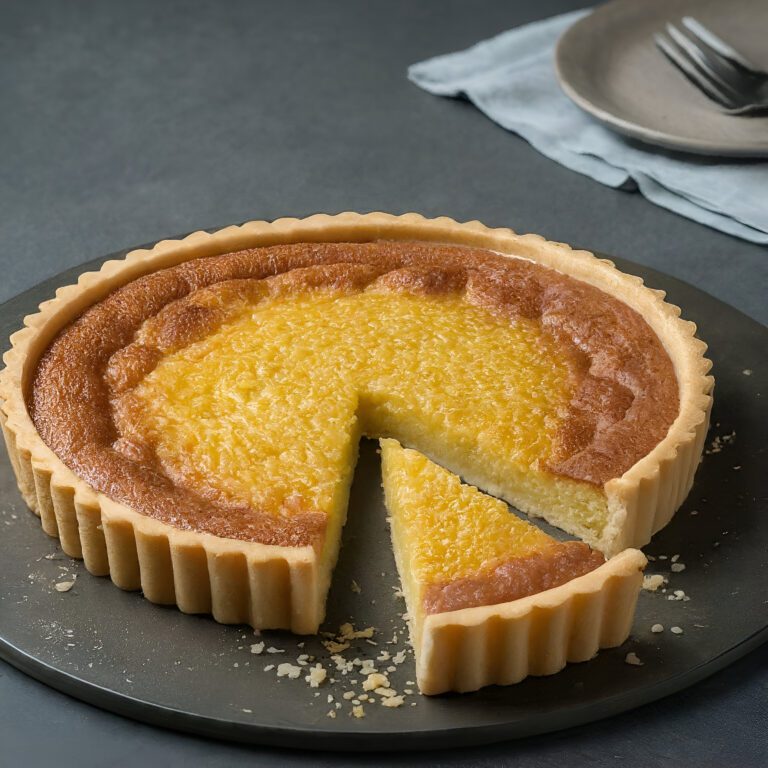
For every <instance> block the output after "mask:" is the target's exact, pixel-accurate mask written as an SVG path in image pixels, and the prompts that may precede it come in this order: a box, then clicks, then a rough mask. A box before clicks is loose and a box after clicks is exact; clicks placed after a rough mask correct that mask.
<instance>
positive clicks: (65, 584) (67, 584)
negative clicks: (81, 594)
mask: <svg viewBox="0 0 768 768" xmlns="http://www.w3.org/2000/svg"><path fill="white" fill-rule="evenodd" d="M76 578H77V576H75V577H73V578H72V579H70V580H69V581H59V582H56V584H54V585H53V588H54V589H55V590H56V591H57V592H69V590H70V589H72V587H74V586H75V579H76Z"/></svg>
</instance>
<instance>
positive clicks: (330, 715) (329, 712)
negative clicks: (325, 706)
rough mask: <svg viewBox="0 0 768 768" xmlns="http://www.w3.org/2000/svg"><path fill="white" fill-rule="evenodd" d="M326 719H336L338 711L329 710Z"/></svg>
mask: <svg viewBox="0 0 768 768" xmlns="http://www.w3.org/2000/svg"><path fill="white" fill-rule="evenodd" d="M325 716H326V717H330V718H331V720H335V719H336V710H335V709H329V710H328V712H326V715H325Z"/></svg>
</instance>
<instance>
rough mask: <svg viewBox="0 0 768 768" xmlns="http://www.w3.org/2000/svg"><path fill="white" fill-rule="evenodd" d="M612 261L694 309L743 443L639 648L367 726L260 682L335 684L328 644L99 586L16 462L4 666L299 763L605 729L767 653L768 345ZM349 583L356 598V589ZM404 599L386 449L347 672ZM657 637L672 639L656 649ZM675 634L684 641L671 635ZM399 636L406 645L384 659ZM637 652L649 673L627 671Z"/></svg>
mask: <svg viewBox="0 0 768 768" xmlns="http://www.w3.org/2000/svg"><path fill="white" fill-rule="evenodd" d="M124 254H125V251H121V252H119V253H115V254H110V255H109V256H108V257H106V258H121V257H122V256H123V255H124ZM101 261H103V259H99V260H97V261H94V262H91V263H89V264H86V265H84V266H83V267H79V268H77V269H75V270H69V271H68V272H64V273H62V274H60V275H58V276H56V277H54V278H51V279H50V280H47V281H45V282H44V283H41V284H40V285H38V286H36V287H35V288H33V289H31V290H29V291H26V292H25V293H23V294H21V295H20V296H18V297H16V298H15V299H12V300H11V301H9V302H7V303H5V304H4V305H2V307H0V337H1V338H3V339H5V338H7V336H8V334H9V333H11V332H12V331H13V330H15V329H16V328H18V327H19V325H20V323H21V318H22V317H23V316H24V315H25V314H27V313H29V312H32V311H34V310H35V308H36V306H37V304H38V303H39V302H40V301H42V300H43V299H46V298H49V297H50V296H52V295H53V292H54V290H55V288H56V287H57V286H59V285H63V284H66V283H69V282H73V281H74V280H75V279H76V276H77V275H78V274H79V273H80V272H81V271H83V270H84V269H92V268H95V267H97V266H98V265H99V263H100V262H101ZM616 262H617V263H618V265H619V267H621V268H622V269H625V270H626V271H628V272H633V273H635V274H639V275H641V276H642V277H643V278H645V279H646V281H647V282H648V284H649V285H651V286H653V287H656V288H663V289H665V290H667V291H668V294H669V299H670V300H671V301H672V302H674V303H677V304H679V305H681V306H683V307H684V316H685V317H687V318H689V319H691V320H694V321H695V322H696V323H697V324H698V325H699V328H700V335H701V337H702V338H704V339H705V340H706V341H707V342H708V343H709V344H710V355H711V357H712V359H713V361H714V363H715V370H714V373H715V376H716V378H717V387H716V401H715V402H716V404H715V410H714V415H713V426H712V430H711V433H710V437H709V441H710V442H709V444H710V445H711V441H712V440H713V439H714V438H715V437H716V436H720V437H722V436H726V435H732V434H733V433H734V432H735V437H733V438H728V439H727V440H726V441H725V442H724V443H723V444H722V448H721V450H719V451H716V452H709V453H708V454H707V455H705V457H704V460H703V464H702V466H701V468H700V469H699V473H698V475H697V480H696V484H695V487H694V489H693V492H692V493H691V495H690V497H689V498H688V500H687V501H686V503H685V504H684V505H683V507H682V509H681V510H680V511H679V512H678V513H677V516H676V517H675V519H674V520H673V522H672V523H671V524H670V525H669V526H668V527H667V528H666V529H665V530H664V531H662V532H661V533H659V534H658V535H657V536H656V537H655V539H654V540H653V542H652V543H651V544H650V545H649V546H648V547H647V548H646V552H647V553H648V554H650V555H652V556H658V555H666V556H668V557H671V556H672V555H679V560H678V562H680V563H684V564H685V566H686V568H685V570H684V571H682V572H678V573H671V574H670V564H671V560H670V559H667V560H660V559H657V560H655V561H654V562H652V563H651V564H650V566H649V569H648V572H649V573H656V572H658V573H663V574H665V575H669V576H670V584H669V590H668V591H667V593H665V594H663V593H661V592H657V593H653V594H652V593H649V592H643V593H642V594H641V596H640V601H639V606H638V611H637V617H636V621H635V626H634V630H633V633H632V636H631V638H630V639H629V641H628V642H627V643H626V644H625V645H624V646H622V647H621V648H618V649H613V650H608V651H603V652H601V653H600V654H599V656H598V657H597V658H596V659H594V660H592V661H590V662H587V663H584V664H574V665H570V666H569V667H568V668H567V669H565V670H564V671H563V672H561V673H560V674H558V675H554V676H552V677H548V678H529V679H528V680H526V681H524V682H523V683H521V684H519V685H515V686H510V687H506V688H502V687H492V688H486V689H484V690H482V691H480V692H477V693H473V694H465V695H447V696H440V697H435V698H431V699H430V698H425V697H420V696H418V695H417V694H414V695H412V696H409V697H408V698H407V700H406V704H405V705H404V706H403V707H401V708H399V709H386V708H384V707H382V706H380V705H379V704H378V703H376V704H368V705H366V706H365V709H366V717H365V718H364V719H354V718H352V717H350V715H349V711H350V709H351V705H350V702H348V701H345V700H343V699H342V698H341V693H342V692H343V691H344V690H348V689H351V688H354V689H356V690H360V684H359V683H358V685H356V686H351V685H349V684H342V683H343V681H342V679H341V676H340V675H337V677H338V678H339V681H338V682H337V683H334V684H329V683H326V684H325V685H324V686H323V687H321V688H320V689H319V694H320V695H319V696H315V695H314V693H315V691H314V690H312V689H310V688H309V687H308V686H307V684H306V683H305V682H304V680H303V679H302V678H300V679H297V680H291V679H287V678H281V679H278V678H277V677H276V676H275V672H274V670H273V671H271V672H264V670H263V667H264V666H265V665H267V664H278V663H281V662H283V661H290V662H292V663H295V660H296V657H297V656H298V655H299V654H301V653H307V654H313V655H315V656H317V657H318V660H320V661H322V662H323V663H324V664H325V666H326V667H328V668H329V669H331V668H333V664H332V663H331V662H330V661H329V655H330V654H329V653H328V651H326V650H325V648H323V647H322V646H321V645H320V642H319V639H317V638H298V637H294V636H292V635H290V634H288V633H281V632H269V633H264V634H263V637H262V638H261V639H264V640H266V644H267V645H268V646H269V645H272V646H275V647H278V648H282V649H285V653H283V654H274V655H267V654H264V655H254V654H251V653H250V650H249V646H250V644H251V643H254V642H257V641H258V640H259V638H256V637H254V633H253V631H252V630H251V629H250V628H247V627H232V626H222V625H219V624H216V623H215V622H214V621H213V620H212V619H210V618H207V617H200V616H185V615H183V614H181V613H180V612H179V611H177V610H176V609H173V608H163V607H158V606H154V605H152V604H150V603H149V602H147V601H146V600H143V599H142V598H141V597H140V596H139V595H137V594H135V593H127V592H123V591H121V590H119V589H117V588H116V587H114V586H113V585H112V584H111V583H110V581H109V580H108V579H104V578H95V577H92V576H90V575H89V574H88V573H87V572H86V571H85V569H84V568H83V566H82V564H81V563H79V562H75V561H72V560H70V558H68V557H66V556H65V555H63V554H62V553H61V551H60V549H59V547H58V543H57V541H56V540H54V539H50V538H48V537H47V536H46V535H45V534H44V533H43V531H42V530H41V528H40V525H39V522H38V521H37V519H36V518H35V517H34V516H33V515H32V514H31V513H30V512H29V511H28V510H27V509H26V507H25V506H24V504H23V502H22V501H21V499H20V497H19V494H18V491H17V490H16V486H15V482H14V480H13V476H12V472H11V468H10V465H9V464H8V461H7V459H6V458H4V457H3V458H2V459H0V502H1V503H0V657H2V658H3V659H5V660H6V661H8V662H9V663H11V664H13V665H14V666H16V667H18V668H19V669H21V670H22V671H24V672H26V673H28V674H30V675H32V676H33V677H35V678H37V679H38V680H41V681H43V682H45V683H47V684H48V685H50V686H52V687H54V688H57V689H59V690H61V691H64V692H66V693H68V694H70V695H72V696H75V697H77V698H79V699H82V700H84V701H87V702H90V703H92V704H95V705H97V706H100V707H103V708H105V709H108V710H111V711H113V712H117V713H120V714H123V715H126V716H129V717H133V718H136V719H138V720H143V721H145V722H148V723H153V724H155V725H160V726H165V727H168V728H175V729H179V730H183V731H189V732H193V733H197V734H204V735H208V736H213V737H218V738H222V739H231V740H236V741H244V742H258V743H264V744H276V745H283V746H288V747H300V748H314V749H346V750H355V749H376V750H399V749H413V748H437V747H449V746H452V745H468V744H477V743H483V742H492V741H500V740H503V739H510V738H515V737H520V736H528V735H533V734H538V733H544V732H547V731H553V730H557V729H561V728H566V727H569V726H575V725H579V724H583V723H587V722H590V721H594V720H598V719H600V718H603V717H607V716H609V715H612V714H615V713H618V712H621V711H624V710H627V709H630V708H633V707H637V706H639V705H640V704H644V703H647V702H651V701H654V700H656V699H659V698H661V697H663V696H666V695H668V694H671V693H674V692H676V691H680V690H682V689H684V688H686V687H687V686H690V685H692V684H693V683H695V682H696V681H698V680H701V679H702V678H704V677H706V676H707V675H710V674H712V673H714V672H716V671H717V670H719V669H721V668H723V667H724V666H726V665H727V664H729V663H730V662H732V661H734V660H735V659H737V658H739V657H740V656H742V655H743V654H745V653H747V652H748V651H749V650H751V649H753V648H755V647H756V646H757V645H759V644H760V643H761V642H764V641H765V640H766V639H768V601H766V595H767V594H768V590H766V586H768V479H767V478H766V443H767V442H768V440H766V437H767V435H766V432H767V431H768V429H767V428H768V387H766V381H767V380H768V374H767V372H766V351H768V329H766V328H765V327H763V326H761V325H759V324H758V323H756V322H754V321H752V320H750V319H749V318H747V317H746V316H745V315H742V314H741V313H739V312H738V311H737V310H735V309H733V308H732V307H729V306H728V305H726V304H723V303H721V302H720V301H718V300H716V299H714V298H713V297H711V296H709V295H708V294H706V293H703V292H702V291H699V290H697V289H695V288H693V287H692V286H690V285H687V284H686V283H683V282H681V281H679V280H676V279H674V278H672V277H669V276H667V275H664V274H661V273H658V272H655V271H652V270H650V269H647V268H645V267H641V266H639V265H637V264H633V263H629V262H624V261H622V260H620V259H616ZM746 371H751V373H749V374H748V373H746ZM46 555H48V556H51V557H52V559H48V558H46V557H45V556H46ZM64 569H66V570H64ZM73 573H76V574H77V576H78V578H77V580H76V583H75V586H74V587H73V588H72V589H71V590H70V591H68V592H58V591H56V590H55V588H54V583H55V582H57V581H62V580H65V579H67V578H71V576H69V574H73ZM353 579H354V580H355V581H356V582H357V583H358V584H359V585H360V592H359V593H358V592H356V591H353V590H352V589H351V588H350V586H351V583H352V580H353ZM397 584H398V579H397V574H396V571H395V566H394V562H393V559H392V555H391V551H390V544H389V533H388V529H387V523H386V520H385V510H384V506H383V498H382V492H381V488H380V475H379V466H378V457H377V455H376V452H375V444H374V443H372V442H370V441H364V442H363V445H362V446H361V453H360V461H359V464H358V468H357V472H356V476H355V482H354V486H353V489H352V498H351V503H350V511H349V523H348V525H347V527H346V529H345V531H344V540H343V546H342V554H341V559H340V562H339V565H338V567H337V570H336V574H335V577H334V584H333V588H332V590H331V595H330V599H329V602H328V618H327V621H326V625H325V627H324V629H329V630H331V631H335V630H336V629H337V628H338V627H339V625H340V624H341V623H342V622H345V621H350V620H352V621H354V623H355V624H356V625H357V626H358V627H365V626H369V625H373V626H375V627H377V628H378V632H377V635H376V637H375V638H374V640H375V641H376V642H378V643H379V645H377V646H375V647H374V646H372V645H370V644H367V643H366V642H365V641H364V640H360V641H356V642H357V643H359V645H358V646H357V647H356V648H355V647H353V648H352V649H350V651H348V652H347V654H346V655H347V656H349V657H350V658H353V657H355V656H359V657H361V658H362V657H372V658H375V657H376V656H377V655H378V654H379V653H381V651H382V650H384V649H386V650H388V651H389V652H391V653H394V652H395V651H397V650H400V649H401V648H403V647H404V639H403V637H404V622H403V620H402V618H401V615H400V614H401V613H402V612H403V611H404V606H403V604H402V601H401V600H399V599H397V598H396V597H395V596H394V588H395V587H396V586H397ZM672 590H683V591H684V593H685V595H686V596H687V597H689V598H690V599H689V600H670V599H668V598H669V596H670V595H672V596H674V593H673V592H672ZM655 623H661V624H663V625H664V627H665V631H664V632H663V633H660V634H658V633H657V634H654V633H652V632H651V626H652V625H653V624H655ZM672 626H679V627H681V628H682V629H683V634H679V635H675V634H672V633H671V632H670V628H671V627H672ZM395 630H397V631H398V633H399V635H400V640H399V641H398V642H397V644H395V645H387V644H386V643H387V641H388V640H391V639H392V634H393V632H394V631H395ZM302 641H303V642H304V647H302V648H299V647H298V643H300V642H302ZM630 651H634V652H635V653H636V654H637V655H638V656H639V658H640V659H641V660H642V662H643V665H642V666H630V665H628V664H626V663H625V656H626V654H627V653H628V652H630ZM386 665H387V664H386V663H385V664H380V665H379V666H386ZM351 677H353V678H354V675H353V676H351ZM391 680H392V684H393V686H394V687H395V688H397V689H398V690H400V691H402V690H403V689H404V688H408V687H409V685H408V684H407V681H408V680H413V670H412V658H411V656H410V655H409V656H408V658H407V659H406V662H405V663H404V664H401V665H400V666H399V667H398V671H397V672H396V673H394V674H392V675H391ZM410 687H413V688H415V686H410ZM329 693H330V694H332V695H333V696H334V698H335V699H336V700H340V701H343V707H342V709H341V710H339V711H338V714H337V717H336V718H335V719H330V718H329V717H328V716H327V712H328V711H329V709H331V708H332V705H330V704H328V702H327V699H326V697H327V695H328V694H329ZM414 702H415V704H416V705H415V706H411V704H412V703H414Z"/></svg>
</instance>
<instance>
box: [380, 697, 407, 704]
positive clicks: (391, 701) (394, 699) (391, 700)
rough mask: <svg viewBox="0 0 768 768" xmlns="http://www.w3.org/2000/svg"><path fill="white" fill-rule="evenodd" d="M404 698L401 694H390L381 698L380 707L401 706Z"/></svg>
mask: <svg viewBox="0 0 768 768" xmlns="http://www.w3.org/2000/svg"><path fill="white" fill-rule="evenodd" d="M404 702H405V699H404V698H403V697H402V696H390V697H389V698H385V699H382V700H381V706H382V707H402V706H403V703H404Z"/></svg>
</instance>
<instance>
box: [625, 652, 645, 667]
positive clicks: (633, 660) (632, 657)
mask: <svg viewBox="0 0 768 768" xmlns="http://www.w3.org/2000/svg"><path fill="white" fill-rule="evenodd" d="M624 661H625V662H626V663H627V664H629V665H631V666H633V667H642V666H643V662H642V661H640V657H639V656H638V655H637V654H636V653H635V652H634V651H630V652H629V653H628V654H627V655H626V656H625V657H624Z"/></svg>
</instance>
